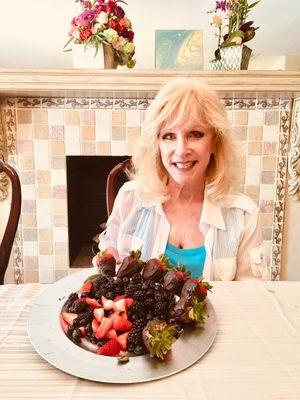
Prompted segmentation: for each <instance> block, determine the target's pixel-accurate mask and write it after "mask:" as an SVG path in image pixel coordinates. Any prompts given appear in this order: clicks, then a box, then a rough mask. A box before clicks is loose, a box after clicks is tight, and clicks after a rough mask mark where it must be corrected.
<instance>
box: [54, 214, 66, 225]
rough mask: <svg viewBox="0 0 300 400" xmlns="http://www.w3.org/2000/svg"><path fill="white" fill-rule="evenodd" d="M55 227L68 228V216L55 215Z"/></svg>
mask: <svg viewBox="0 0 300 400" xmlns="http://www.w3.org/2000/svg"><path fill="white" fill-rule="evenodd" d="M53 226H56V227H67V226H68V216H67V215H55V214H54V215H53Z"/></svg>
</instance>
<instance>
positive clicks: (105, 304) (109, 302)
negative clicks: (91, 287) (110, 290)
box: [101, 296, 115, 311]
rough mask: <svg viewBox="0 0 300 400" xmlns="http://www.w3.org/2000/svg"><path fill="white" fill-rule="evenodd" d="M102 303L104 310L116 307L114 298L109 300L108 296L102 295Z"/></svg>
mask: <svg viewBox="0 0 300 400" xmlns="http://www.w3.org/2000/svg"><path fill="white" fill-rule="evenodd" d="M101 303H102V306H103V308H104V310H107V311H108V310H112V309H113V308H114V304H115V303H114V302H113V301H112V300H108V299H107V298H106V297H104V296H101Z"/></svg>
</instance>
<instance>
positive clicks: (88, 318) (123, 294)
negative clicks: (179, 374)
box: [60, 251, 212, 363]
mask: <svg viewBox="0 0 300 400" xmlns="http://www.w3.org/2000/svg"><path fill="white" fill-rule="evenodd" d="M140 255H141V253H140V251H136V252H135V251H131V252H130V253H129V255H128V256H127V257H125V258H124V259H123V261H122V263H121V265H120V267H119V268H117V266H116V260H115V258H114V257H113V255H112V254H110V253H107V252H100V253H98V254H97V256H95V258H94V260H93V265H94V266H95V267H97V270H98V273H97V274H94V275H92V276H90V277H88V278H87V279H85V281H84V282H82V286H81V287H80V288H78V290H77V291H76V292H72V293H71V294H70V295H69V296H68V298H67V300H66V301H65V303H64V304H63V307H62V310H61V313H60V323H61V327H62V329H63V331H64V333H65V334H66V336H67V337H68V338H69V339H70V340H71V341H72V342H73V343H75V344H76V345H78V346H80V347H82V348H84V349H86V350H89V351H91V352H93V353H96V354H99V355H102V356H115V357H117V359H118V362H119V363H126V362H128V361H129V360H130V357H131V356H140V355H145V354H150V357H152V358H155V359H161V360H167V358H168V354H169V352H170V351H171V349H172V345H173V344H174V343H175V342H176V341H177V339H178V338H179V337H180V336H181V334H182V333H183V332H184V330H185V329H186V328H188V329H193V327H199V325H202V324H204V322H205V320H206V318H208V312H207V303H206V297H207V291H208V290H210V289H211V288H212V286H211V285H210V284H209V283H207V282H204V281H203V279H201V278H200V279H196V278H190V277H189V275H190V272H189V271H187V270H186V268H185V267H184V266H183V265H178V266H177V267H174V266H172V265H171V264H170V263H169V261H168V259H167V258H166V257H164V256H160V257H159V259H150V260H148V261H147V262H143V261H142V260H141V259H140Z"/></svg>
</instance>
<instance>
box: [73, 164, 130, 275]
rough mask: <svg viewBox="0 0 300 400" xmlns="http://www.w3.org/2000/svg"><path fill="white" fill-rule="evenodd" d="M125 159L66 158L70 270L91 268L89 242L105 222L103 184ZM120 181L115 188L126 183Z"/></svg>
mask: <svg viewBox="0 0 300 400" xmlns="http://www.w3.org/2000/svg"><path fill="white" fill-rule="evenodd" d="M126 158H128V156H67V187H68V230H69V257H70V267H71V268H83V267H91V265H92V264H91V260H92V258H93V251H92V248H93V245H94V244H95V242H94V241H93V238H94V237H95V236H96V235H98V234H99V233H100V232H101V228H100V224H101V223H105V222H106V220H107V211H106V180H107V176H108V174H109V172H110V171H111V169H112V168H113V167H114V166H115V165H117V164H118V163H120V162H122V161H124V160H125V159H126ZM126 180H127V179H126V176H124V177H122V178H121V179H120V182H119V186H120V187H121V185H122V184H123V183H124V182H125V181H126Z"/></svg>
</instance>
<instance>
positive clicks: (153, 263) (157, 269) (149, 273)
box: [143, 254, 172, 282]
mask: <svg viewBox="0 0 300 400" xmlns="http://www.w3.org/2000/svg"><path fill="white" fill-rule="evenodd" d="M171 267H172V266H171V264H170V261H169V259H168V257H166V256H164V255H163V254H161V255H160V256H159V258H151V259H150V260H148V261H147V262H146V263H145V265H144V270H143V279H144V280H145V281H148V280H150V279H151V280H153V281H156V282H158V281H159V280H160V279H161V278H162V277H163V276H164V274H165V273H166V272H167V270H168V269H169V268H171Z"/></svg>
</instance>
